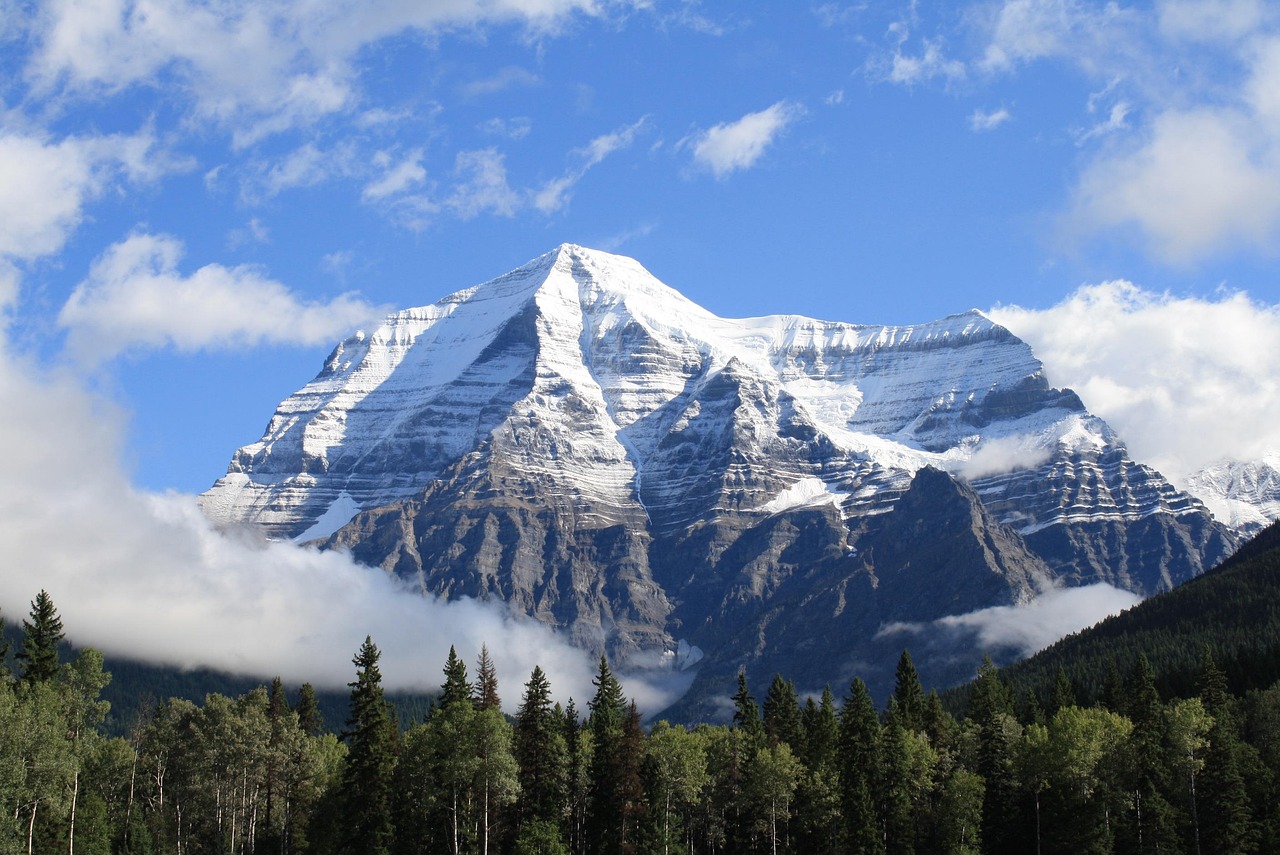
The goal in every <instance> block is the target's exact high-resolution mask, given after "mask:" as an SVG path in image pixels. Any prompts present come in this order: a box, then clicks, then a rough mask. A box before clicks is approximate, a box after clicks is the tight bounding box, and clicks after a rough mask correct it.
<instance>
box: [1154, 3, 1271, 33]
mask: <svg viewBox="0 0 1280 855" xmlns="http://www.w3.org/2000/svg"><path fill="white" fill-rule="evenodd" d="M1156 10H1157V14H1158V16H1159V21H1160V31H1161V32H1162V33H1163V34H1164V35H1165V36H1167V37H1169V38H1171V39H1182V40H1186V41H1218V40H1224V41H1236V40H1238V39H1240V38H1243V37H1244V36H1246V35H1248V34H1250V33H1252V32H1253V31H1254V30H1256V29H1257V28H1258V27H1259V26H1261V25H1262V24H1263V22H1264V20H1265V18H1266V10H1265V9H1264V7H1263V3H1262V0H1161V2H1158V3H1157V4H1156Z"/></svg>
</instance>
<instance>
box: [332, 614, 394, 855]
mask: <svg viewBox="0 0 1280 855" xmlns="http://www.w3.org/2000/svg"><path fill="white" fill-rule="evenodd" d="M380 656H381V654H380V653H379V651H378V648H377V647H376V646H375V645H374V643H373V639H372V638H370V637H368V636H366V637H365V640H364V644H363V645H362V646H361V647H360V650H359V652H358V653H356V656H355V658H354V659H353V660H352V662H353V664H354V665H355V666H356V679H355V682H353V683H349V684H348V685H349V686H351V717H350V718H349V719H348V720H347V745H348V749H349V753H348V755H347V765H346V768H345V771H344V773H343V778H342V785H341V786H342V798H341V801H342V807H343V814H344V815H343V819H344V823H343V834H342V842H341V844H340V846H339V852H341V853H342V855H387V853H388V852H389V851H390V845H391V841H392V823H391V781H392V773H393V771H394V769H395V759H396V758H395V724H394V721H393V719H392V716H391V710H390V708H389V706H388V704H387V701H386V698H385V697H384V695H383V691H382V674H381V672H380V671H379V670H378V659H379V657H380Z"/></svg>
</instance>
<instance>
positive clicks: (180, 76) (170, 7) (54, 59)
mask: <svg viewBox="0 0 1280 855" xmlns="http://www.w3.org/2000/svg"><path fill="white" fill-rule="evenodd" d="M631 5H637V6H643V5H646V4H644V3H641V2H639V0H637V2H635V3H632V2H629V0H615V2H607V3H600V2H597V0H533V2H530V0H497V2H488V0H459V2H450V3H421V2H416V0H385V2H377V3H355V2H335V3H328V4H322V5H316V4H314V3H307V2H300V0H279V2H269V3H235V4H215V5H212V6H211V5H209V4H207V3H201V2H197V0H153V2H150V3H147V4H133V3H124V2H118V0H116V1H115V2H113V0H104V2H98V3H93V4H83V3H78V4H52V5H50V6H49V7H48V8H47V9H45V10H44V14H42V15H40V16H38V17H37V18H36V19H35V21H36V23H35V24H33V25H32V32H31V35H30V38H31V41H32V43H33V44H34V46H35V51H34V53H33V56H32V58H31V60H30V62H29V63H28V68H27V77H28V78H29V79H31V80H32V81H33V82H34V85H35V86H36V87H37V88H38V89H39V90H41V91H43V92H51V91H55V90H64V91H68V92H71V93H73V94H76V95H92V94H94V93H98V92H108V93H110V92H116V91H120V90H122V89H125V88H128V87H130V86H133V85H137V84H150V83H154V82H155V81H157V80H158V79H160V78H161V77H164V78H165V79H167V80H171V81H173V82H174V83H176V84H177V85H178V86H180V87H181V89H182V91H184V92H185V93H186V95H187V97H188V99H189V101H190V104H191V106H192V109H193V111H194V114H195V115H196V116H197V117H198V118H200V119H202V120H206V121H212V122H215V123H217V124H219V125H221V126H223V127H225V128H227V129H229V130H230V131H231V133H232V137H233V140H234V142H235V144H236V145H238V146H240V147H244V146H247V145H251V144H253V143H254V142H256V141H258V140H260V139H262V138H263V137H264V136H266V135H269V134H272V133H277V132H279V131H283V130H286V129H289V128H293V127H299V126H305V125H307V124H309V123H313V122H315V121H316V120H318V119H320V118H322V117H324V116H326V115H330V114H332V113H334V112H337V111H341V110H346V109H350V108H352V107H353V106H355V105H356V104H357V102H358V100H359V99H358V93H357V86H356V82H355V78H356V69H355V65H356V59H357V56H358V55H359V53H360V51H361V50H362V49H363V48H366V47H367V46H369V45H371V44H374V43H376V42H378V41H380V40H382V39H385V38H388V37H391V36H395V35H397V34H400V33H404V32H417V33H420V34H428V35H435V34H439V33H442V32H445V31H448V30H451V29H460V28H467V27H475V26H485V25H495V24H509V23H514V24H517V25H520V26H523V27H525V28H527V29H528V30H530V31H531V32H536V33H550V32H554V31H556V30H558V29H559V28H560V27H561V26H562V25H563V24H564V23H565V22H567V21H569V20H571V19H572V18H574V17H577V16H599V15H603V14H607V13H608V11H609V10H610V9H613V8H615V7H618V6H631Z"/></svg>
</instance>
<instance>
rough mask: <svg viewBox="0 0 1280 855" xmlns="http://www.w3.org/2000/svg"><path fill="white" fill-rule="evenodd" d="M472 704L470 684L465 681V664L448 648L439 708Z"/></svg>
mask: <svg viewBox="0 0 1280 855" xmlns="http://www.w3.org/2000/svg"><path fill="white" fill-rule="evenodd" d="M463 702H466V703H472V698H471V683H470V682H468V681H467V663H466V662H463V661H462V659H461V658H460V657H459V656H458V651H457V650H455V649H454V648H453V646H452V645H450V646H449V658H448V659H447V660H445V663H444V683H443V684H442V685H441V686H440V706H441V707H442V708H443V707H448V706H450V705H452V704H457V703H463Z"/></svg>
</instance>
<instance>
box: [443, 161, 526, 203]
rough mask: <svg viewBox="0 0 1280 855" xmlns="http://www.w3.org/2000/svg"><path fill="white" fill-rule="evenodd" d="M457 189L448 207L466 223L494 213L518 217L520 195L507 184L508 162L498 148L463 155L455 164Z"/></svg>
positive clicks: (451, 194) (453, 192)
mask: <svg viewBox="0 0 1280 855" xmlns="http://www.w3.org/2000/svg"><path fill="white" fill-rule="evenodd" d="M454 174H455V175H457V176H458V182H457V184H455V185H454V187H453V190H452V192H451V193H450V194H449V198H448V199H447V200H445V205H446V206H447V207H448V208H449V209H450V210H452V211H453V212H454V213H455V214H457V215H458V216H459V217H461V218H462V219H464V220H470V219H474V218H475V217H477V216H479V215H480V214H484V213H490V214H494V215H495V216H499V217H510V216H514V215H515V212H516V211H517V210H518V209H519V207H520V195H519V194H518V193H516V192H515V191H514V190H512V189H511V185H510V184H508V183H507V166H506V159H505V158H504V157H503V156H502V153H501V152H499V151H498V150H497V149H496V148H485V149H479V150H477V151H463V152H459V153H458V156H457V158H456V159H455V162H454Z"/></svg>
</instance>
